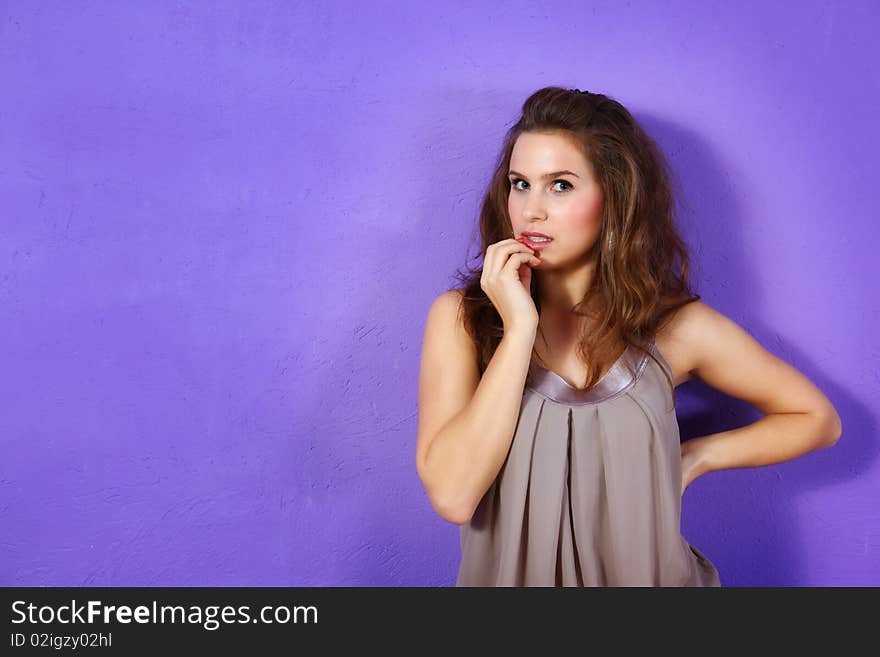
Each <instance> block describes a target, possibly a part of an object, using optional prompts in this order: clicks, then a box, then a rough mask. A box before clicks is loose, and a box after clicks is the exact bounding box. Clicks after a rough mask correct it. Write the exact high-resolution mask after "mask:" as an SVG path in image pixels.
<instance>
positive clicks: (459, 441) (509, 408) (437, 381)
mask: <svg viewBox="0 0 880 657" xmlns="http://www.w3.org/2000/svg"><path fill="white" fill-rule="evenodd" d="M538 263H539V261H538V259H537V258H536V257H535V256H534V254H533V253H532V250H531V249H529V248H528V247H526V246H524V245H522V244H519V243H517V242H516V241H515V240H504V241H502V242H499V243H497V244H495V245H492V246H490V247H489V249H488V252H487V255H486V259H485V263H484V267H483V277H482V280H481V285H482V288H483V290H484V291H485V292H486V294H487V296H488V297H489V298H490V300H491V301H492V303H493V305H494V306H495V308H496V309H497V310H498V312H499V314H500V316H501V318H502V321H503V324H504V336H503V337H502V338H501V341H500V343H499V345H498V348H497V349H496V350H495V353H494V354H493V355H492V358H491V359H490V360H489V363H488V364H487V366H486V370H485V371H484V372H483V375H482V377H480V375H479V369H478V361H477V353H476V347H475V346H474V344H473V340H472V339H471V338H470V336H469V335H468V334H467V332H466V331H465V329H464V327H463V325H462V322H461V320H460V314H459V304H460V302H461V293H460V292H459V291H458V290H454V291H450V292H445V293H443V294H441V295H440V296H439V297H438V298H437V299H436V300H435V301H434V303H433V304H432V306H431V309H430V311H429V312H428V320H427V323H426V327H425V337H424V340H423V342H422V365H421V372H420V374H419V437H418V446H417V449H416V467H417V470H418V474H419V478H420V479H421V481H422V484H423V485H424V486H425V489H426V490H427V492H428V497H429V498H430V500H431V504H432V505H433V506H434V509H435V510H436V511H437V513H438V514H439V515H440V516H441V517H443V518H444V519H446V520H448V521H450V522H453V523H455V524H464V523H466V522H468V521H469V520H470V518H471V516H472V515H473V513H474V511H475V509H476V507H477V505H478V504H479V503H480V500H481V499H482V497H483V495H484V494H485V493H486V491H487V490H488V489H489V487H490V486H491V485H492V482H493V481H494V480H495V477H497V476H498V473H499V471H500V470H501V467H502V466H503V465H504V461H505V460H506V458H507V454H508V452H509V451H510V444H511V441H512V440H513V434H514V432H515V431H516V425H517V422H518V421H519V413H520V406H521V404H522V398H523V389H524V388H525V382H526V377H527V376H528V371H529V365H530V362H531V358H532V348H533V346H534V343H535V335H536V333H537V327H538V316H537V311H536V310H535V305H534V303H533V302H532V299H531V296H530V295H529V292H528V289H529V284H530V281H531V274H532V272H531V267H532V266H535V265H536V264H538Z"/></svg>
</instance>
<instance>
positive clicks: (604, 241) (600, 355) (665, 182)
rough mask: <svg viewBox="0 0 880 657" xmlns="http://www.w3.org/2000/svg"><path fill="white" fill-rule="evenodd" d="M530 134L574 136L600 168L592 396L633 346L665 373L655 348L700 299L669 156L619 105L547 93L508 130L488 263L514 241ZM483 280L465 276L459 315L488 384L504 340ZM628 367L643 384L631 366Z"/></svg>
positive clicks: (587, 352) (487, 212) (591, 294)
mask: <svg viewBox="0 0 880 657" xmlns="http://www.w3.org/2000/svg"><path fill="white" fill-rule="evenodd" d="M524 132H540V133H547V132H562V133H568V134H569V135H570V136H571V137H573V138H574V141H575V143H576V144H578V146H579V147H581V149H582V152H583V153H584V155H585V157H586V158H587V159H588V161H589V162H591V163H592V166H593V170H594V171H595V175H596V179H597V182H598V183H599V185H600V186H601V189H602V194H603V197H604V207H603V216H602V228H601V230H600V234H599V238H598V244H597V246H596V247H595V251H596V259H597V260H596V268H595V275H594V276H593V280H592V283H591V285H590V287H589V289H588V290H587V292H586V294H585V295H584V298H583V299H582V300H581V301H580V302H579V303H577V304H575V306H574V307H573V308H572V309H571V311H572V312H573V313H575V314H579V315H583V316H586V317H590V318H592V320H593V321H592V322H590V326H591V328H590V330H588V331H586V330H585V331H584V332H582V334H581V335H580V338H579V341H578V356H579V358H580V359H581V360H582V361H583V362H584V364H585V365H586V367H587V368H588V369H587V382H586V387H585V388H583V390H586V389H588V388H591V387H592V386H593V385H595V384H596V383H597V382H598V381H599V379H600V378H601V376H602V373H603V372H605V371H606V369H607V368H608V367H610V366H611V364H612V363H613V361H614V359H615V357H616V356H617V355H618V354H620V353H621V350H622V348H623V347H625V346H632V347H634V348H635V349H636V350H637V351H639V352H640V353H642V354H643V355H644V354H648V355H649V356H650V357H651V358H652V359H654V361H655V362H658V364H659V361H657V359H656V358H655V357H654V355H653V354H652V353H650V351H649V350H648V349H647V348H646V347H647V346H648V343H649V342H650V340H651V339H652V338H653V336H655V335H656V333H657V331H658V329H659V328H660V327H661V326H662V324H663V323H664V321H665V320H667V319H668V318H670V317H671V316H672V314H673V312H674V311H675V310H676V309H677V308H680V307H681V306H683V305H685V304H687V303H690V302H692V301H696V300H698V299H699V298H700V296H699V295H697V294H694V293H692V292H691V290H690V288H689V286H688V253H687V246H686V244H685V242H684V240H683V239H682V238H681V237H680V236H679V234H678V230H677V229H676V225H675V218H674V216H673V215H674V196H673V180H674V179H673V177H672V175H671V173H670V169H669V166H668V164H667V162H666V159H665V157H664V156H663V153H662V151H661V150H660V148H659V147H658V146H657V144H656V143H655V142H654V140H653V139H652V138H651V137H649V136H648V134H647V133H646V132H645V131H644V130H643V129H642V128H641V127H640V126H639V124H638V123H637V122H636V120H635V119H634V118H633V117H632V115H631V114H630V112H629V111H628V110H627V109H626V108H625V107H624V106H623V105H621V104H620V103H619V102H618V101H617V100H615V99H613V98H611V97H609V96H606V95H604V94H597V93H590V92H588V91H580V90H579V89H564V88H561V87H545V88H543V89H539V90H538V91H536V92H534V93H533V94H532V95H531V96H529V97H528V98H527V99H526V101H525V103H523V106H522V115H521V116H520V118H519V120H518V121H517V122H516V123H515V124H514V125H513V126H512V127H511V128H510V129H509V130H508V131H507V134H506V138H505V141H504V145H503V148H502V150H501V154H500V156H499V158H498V162H497V166H496V167H495V172H494V174H493V175H492V179H491V181H490V183H489V188H488V191H487V192H486V194H485V196H484V197H483V202H482V207H481V210H480V235H481V240H482V244H481V248H480V258H481V259H483V258H485V256H486V250H487V248H488V246H489V245H491V244H494V243H496V242H499V241H501V240H504V239H509V238H512V237H514V234H513V228H512V225H511V222H510V216H509V214H508V210H507V197H508V194H509V193H510V181H509V179H508V169H509V167H510V156H511V152H512V151H513V147H514V144H515V143H516V140H517V138H518V137H519V136H520V135H521V134H522V133H524ZM482 273H483V268H482V263H480V264H479V266H478V267H476V268H472V267H468V266H466V272H462V271H461V270H459V271H457V272H456V275H455V277H456V279H457V280H458V282H459V284H460V287H459V288H457V289H459V290H460V291H461V292H462V293H463V295H462V303H461V306H460V309H459V312H460V313H463V315H464V317H463V320H464V321H463V323H464V326H465V327H466V329H467V331H468V333H469V334H470V336H471V338H472V339H473V340H474V342H475V344H476V346H477V351H478V353H479V368H480V375H481V376H482V374H483V373H484V372H485V370H486V367H488V364H489V361H490V360H491V358H492V355H493V354H494V353H495V350H496V349H497V348H498V344H499V343H500V342H501V338H502V337H503V335H504V327H503V325H502V320H501V317H500V315H499V314H498V312H497V311H496V310H495V306H494V305H493V304H492V302H491V300H490V299H489V298H488V297H487V296H486V294H485V292H483V290H482V288H481V286H480V278H481V276H482ZM540 275H541V272H540V271H539V270H533V272H532V284H531V294H532V299H533V300H534V302H535V307H536V308H537V310H538V313H539V315H540V311H541V299H540V298H539V295H538V286H537V284H536V283H537V278H538V276H540ZM539 330H540V323H539ZM541 334H542V337H543V331H542V333H541ZM545 342H546V341H545ZM535 356H536V357H537V359H538V360H539V361H540V357H539V356H537V354H535ZM624 362H626V359H624ZM627 367H628V369H630V372H631V374H633V375H635V372H632V369H631V368H629V364H628V363H627ZM660 369H661V371H663V373H664V375H665V376H666V379H667V381H668V382H669V387H670V389H671V400H672V403H673V404H674V403H675V385H674V382H673V381H672V379H671V377H670V376H669V375H668V374H667V373H666V370H665V368H663V367H662V366H661V367H660Z"/></svg>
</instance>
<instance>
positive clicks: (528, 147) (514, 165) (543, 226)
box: [507, 132, 602, 271]
mask: <svg viewBox="0 0 880 657" xmlns="http://www.w3.org/2000/svg"><path fill="white" fill-rule="evenodd" d="M571 139H572V138H571V137H567V136H566V135H564V134H562V133H529V132H527V133H523V134H521V135H520V136H519V138H518V139H517V140H516V143H515V144H514V147H513V152H512V153H511V157H510V170H509V175H508V179H509V180H510V193H509V195H508V197H507V210H508V212H509V214H510V222H511V225H512V226H513V232H514V237H519V236H520V235H521V234H522V233H523V232H524V231H526V232H528V231H532V232H536V233H544V234H545V235H549V236H550V237H552V238H553V241H552V242H549V243H548V245H547V246H546V247H545V248H544V249H542V250H541V264H540V265H538V266H537V269H538V270H539V271H540V270H543V269H552V268H556V267H562V266H565V265H567V264H574V263H577V262H580V261H582V259H583V257H584V255H585V254H586V253H587V252H589V251H590V250H591V249H592V248H593V246H594V245H595V244H596V240H597V239H598V237H599V232H600V229H601V227H602V226H601V224H602V190H601V188H600V187H599V184H598V183H597V182H596V180H595V178H594V177H593V168H592V166H591V165H590V163H589V162H588V161H587V159H586V158H585V157H584V156H583V154H582V153H581V151H580V150H578V148H577V146H575V144H574V143H573V142H572V141H571ZM562 171H568V172H570V173H560V172H562Z"/></svg>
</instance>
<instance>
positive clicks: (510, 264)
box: [504, 253, 541, 273]
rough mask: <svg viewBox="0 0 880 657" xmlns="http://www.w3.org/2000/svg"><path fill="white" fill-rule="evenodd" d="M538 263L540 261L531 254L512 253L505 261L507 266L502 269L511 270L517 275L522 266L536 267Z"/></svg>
mask: <svg viewBox="0 0 880 657" xmlns="http://www.w3.org/2000/svg"><path fill="white" fill-rule="evenodd" d="M540 262H541V261H540V260H539V259H538V258H537V257H536V256H533V255H532V254H531V253H514V254H513V255H511V256H510V258H508V259H507V264H506V265H505V266H504V269H511V270H513V272H514V273H518V272H519V268H520V267H522V265H524V264H530V265H538V264H540Z"/></svg>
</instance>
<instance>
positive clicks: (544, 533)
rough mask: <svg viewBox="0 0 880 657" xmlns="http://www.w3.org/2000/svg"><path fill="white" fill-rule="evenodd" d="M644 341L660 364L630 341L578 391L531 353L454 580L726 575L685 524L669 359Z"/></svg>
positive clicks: (668, 580) (616, 582)
mask: <svg viewBox="0 0 880 657" xmlns="http://www.w3.org/2000/svg"><path fill="white" fill-rule="evenodd" d="M647 348H648V349H649V350H650V351H651V353H652V354H653V355H654V356H655V357H656V358H657V359H658V360H659V361H660V365H658V364H657V363H656V362H655V361H654V360H653V359H651V358H650V357H649V356H648V355H647V354H642V352H640V351H638V350H637V349H635V348H633V347H628V348H627V350H626V351H625V352H624V353H623V354H622V355H621V357H620V358H619V359H618V360H617V362H616V363H615V364H614V365H613V366H612V367H611V369H609V370H608V372H606V374H605V375H604V376H603V377H602V379H601V380H600V381H599V382H598V383H597V384H596V385H594V386H593V387H591V388H590V389H589V390H585V391H579V390H577V389H576V388H574V387H572V386H571V385H569V384H568V383H567V382H566V381H565V380H564V379H562V377H560V376H558V375H557V374H556V373H554V372H551V371H550V370H546V369H544V368H542V367H541V366H540V365H538V364H537V362H535V361H532V364H531V366H530V368H529V375H528V379H527V382H526V386H525V389H524V392H523V402H522V406H521V409H520V417H519V421H518V423H517V427H516V431H515V433H514V437H513V441H512V443H511V447H510V451H509V452H508V455H507V459H506V461H505V463H504V465H503V466H502V468H501V470H500V472H499V474H498V476H497V477H496V479H495V481H494V482H493V484H492V485H491V486H490V488H489V490H488V491H486V494H485V495H484V496H483V499H482V500H481V501H480V504H479V505H478V507H477V509H476V511H475V512H474V515H473V517H472V518H471V520H470V522H469V523H467V524H464V525H462V526H461V536H460V539H461V554H462V559H461V565H460V567H459V572H458V577H457V580H456V586H721V582H720V578H719V575H718V571H717V569H716V568H715V566H714V565H713V564H712V563H711V562H710V561H709V559H707V558H706V556H705V555H704V554H703V553H702V552H700V551H699V550H698V549H697V548H696V547H694V546H692V545H690V544H689V543H688V542H687V541H686V540H685V539H684V537H683V536H682V535H681V448H680V439H679V431H678V421H677V419H676V415H675V408H674V406H673V405H672V399H671V396H670V390H669V386H668V384H667V381H666V377H665V376H664V375H663V372H662V370H661V366H662V368H663V369H665V370H666V371H667V372H668V373H669V376H670V377H672V369H671V368H670V366H669V364H668V363H667V362H666V360H665V359H664V358H663V356H662V355H661V354H660V352H659V350H658V349H657V348H656V345H655V344H654V341H653V340H652V341H650V343H649V344H648V345H647ZM627 366H629V368H630V369H628V368H627ZM630 370H632V371H630Z"/></svg>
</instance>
